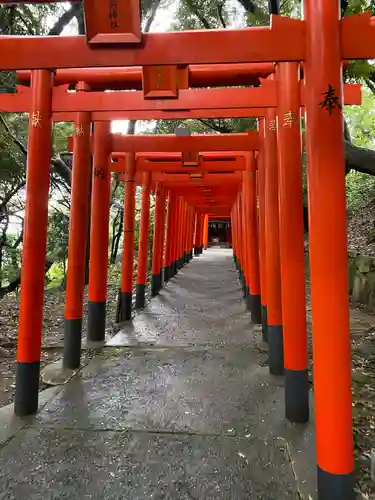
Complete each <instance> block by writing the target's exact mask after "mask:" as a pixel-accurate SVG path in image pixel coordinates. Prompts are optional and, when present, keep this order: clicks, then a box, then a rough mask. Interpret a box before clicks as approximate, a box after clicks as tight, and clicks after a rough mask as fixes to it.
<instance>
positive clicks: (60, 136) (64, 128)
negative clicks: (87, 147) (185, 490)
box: [53, 122, 74, 153]
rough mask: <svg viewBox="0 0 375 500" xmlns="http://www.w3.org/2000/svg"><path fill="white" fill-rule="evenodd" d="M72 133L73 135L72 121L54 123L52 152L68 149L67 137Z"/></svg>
mask: <svg viewBox="0 0 375 500" xmlns="http://www.w3.org/2000/svg"><path fill="white" fill-rule="evenodd" d="M72 135H74V123H71V122H69V123H65V122H58V123H55V125H54V127H53V145H54V152H55V153H63V152H66V151H67V150H68V137H69V136H72Z"/></svg>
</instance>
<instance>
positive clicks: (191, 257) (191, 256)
mask: <svg viewBox="0 0 375 500" xmlns="http://www.w3.org/2000/svg"><path fill="white" fill-rule="evenodd" d="M189 256H190V260H192V259H193V250H190V254H189Z"/></svg>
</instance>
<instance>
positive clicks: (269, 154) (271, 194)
mask: <svg viewBox="0 0 375 500" xmlns="http://www.w3.org/2000/svg"><path fill="white" fill-rule="evenodd" d="M265 126H266V127H265V128H266V130H265V145H264V152H265V158H264V164H265V176H266V196H265V216H266V279H267V316H268V363H269V369H270V373H272V374H273V375H282V374H283V373H284V354H283V327H282V313H281V277H280V276H281V275H280V238H279V200H278V164H277V138H276V128H277V122H276V111H275V109H273V108H269V109H267V110H266V116H265Z"/></svg>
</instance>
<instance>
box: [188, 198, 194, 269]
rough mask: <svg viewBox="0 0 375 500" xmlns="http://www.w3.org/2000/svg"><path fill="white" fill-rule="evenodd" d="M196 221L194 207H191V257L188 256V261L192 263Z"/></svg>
mask: <svg viewBox="0 0 375 500" xmlns="http://www.w3.org/2000/svg"><path fill="white" fill-rule="evenodd" d="M194 221H195V211H194V207H190V218H189V224H190V226H189V250H188V252H189V255H188V261H189V262H190V261H191V259H192V258H193V246H194V243H193V238H194Z"/></svg>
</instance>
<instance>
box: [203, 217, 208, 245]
mask: <svg viewBox="0 0 375 500" xmlns="http://www.w3.org/2000/svg"><path fill="white" fill-rule="evenodd" d="M203 248H204V249H205V250H207V248H208V215H207V214H206V215H205V216H204V226H203Z"/></svg>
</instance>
